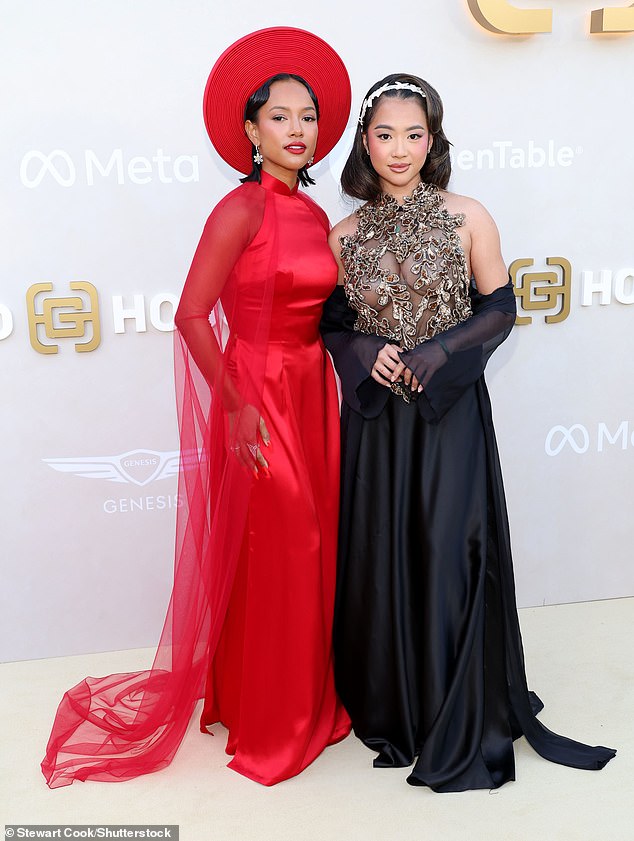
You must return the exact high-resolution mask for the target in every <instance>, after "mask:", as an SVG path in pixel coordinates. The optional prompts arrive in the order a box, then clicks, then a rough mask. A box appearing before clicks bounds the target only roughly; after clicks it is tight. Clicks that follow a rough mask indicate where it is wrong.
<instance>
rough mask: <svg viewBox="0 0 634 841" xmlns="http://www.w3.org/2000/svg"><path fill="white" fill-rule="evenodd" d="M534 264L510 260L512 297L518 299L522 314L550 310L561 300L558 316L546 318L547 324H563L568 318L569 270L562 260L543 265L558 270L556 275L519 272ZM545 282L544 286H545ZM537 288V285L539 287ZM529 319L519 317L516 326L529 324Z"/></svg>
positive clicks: (530, 261)
mask: <svg viewBox="0 0 634 841" xmlns="http://www.w3.org/2000/svg"><path fill="white" fill-rule="evenodd" d="M534 262H535V261H534V260H530V259H529V260H513V262H512V263H511V265H510V266H509V274H510V275H511V280H512V281H513V286H514V287H515V294H516V295H517V297H518V298H519V299H520V304H521V308H522V310H523V311H524V312H529V311H531V310H552V309H554V308H555V307H556V306H557V299H558V298H561V307H560V309H559V312H557V313H555V314H551V315H547V316H546V319H545V320H546V323H547V324H557V323H558V322H559V321H565V320H566V318H568V315H569V314H570V292H571V288H572V267H571V265H570V262H569V261H568V260H566V258H565V257H547V258H546V264H547V265H549V266H559V268H560V271H559V272H522V271H521V270H522V269H525V268H527V267H528V266H532V265H533V263H534ZM544 281H545V283H544ZM538 284H539V285H538ZM532 321H533V319H532V318H531V316H529V315H518V316H517V318H516V319H515V323H516V324H531V322H532Z"/></svg>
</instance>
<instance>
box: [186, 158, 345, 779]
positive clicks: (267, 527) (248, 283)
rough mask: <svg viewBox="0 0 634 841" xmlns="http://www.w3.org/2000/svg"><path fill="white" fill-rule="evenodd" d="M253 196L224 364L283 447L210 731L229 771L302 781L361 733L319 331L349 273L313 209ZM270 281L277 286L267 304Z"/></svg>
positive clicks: (332, 423)
mask: <svg viewBox="0 0 634 841" xmlns="http://www.w3.org/2000/svg"><path fill="white" fill-rule="evenodd" d="M247 191H249V194H251V193H253V192H255V191H257V192H258V193H262V192H263V191H264V193H265V202H264V207H263V218H262V223H261V226H260V228H259V230H258V231H257V232H256V233H255V235H254V236H253V238H252V239H251V241H250V243H249V245H248V246H247V248H246V249H245V251H244V252H243V253H242V254H241V256H240V258H239V259H238V261H237V263H236V265H235V266H234V268H233V271H232V273H231V275H230V278H229V280H228V282H227V285H226V286H225V288H224V290H223V293H222V295H221V298H222V303H223V306H224V309H225V312H227V313H230V314H231V315H230V317H229V321H230V336H229V339H228V342H227V345H226V349H225V362H226V365H227V367H228V369H229V370H230V371H231V372H232V374H233V377H234V381H237V382H238V383H240V382H243V381H244V380H245V378H249V377H251V378H254V377H255V379H260V380H261V381H260V382H259V383H258V384H257V385H256V386H255V387H253V385H252V387H253V389H254V391H255V392H256V395H255V396H254V397H253V398H252V400H253V402H256V400H257V399H258V397H259V402H260V413H261V415H262V416H263V418H264V420H265V423H266V426H267V428H268V431H269V434H270V438H271V443H270V446H269V447H268V448H264V447H262V450H263V452H264V454H265V457H266V459H267V461H268V463H269V471H270V476H269V477H263V476H261V477H260V478H259V479H257V480H253V481H252V482H251V486H250V489H249V501H248V509H247V512H246V523H245V526H244V536H243V540H242V544H241V547H240V552H239V557H238V559H237V567H236V572H235V578H234V582H233V588H232V590H231V595H230V598H229V603H228V606H227V611H226V618H225V621H224V623H223V626H222V630H221V633H220V638H219V642H218V645H217V647H216V650H215V652H213V654H212V657H211V668H210V669H209V673H208V676H207V681H206V688H205V704H204V709H203V713H202V717H201V729H203V730H205V729H206V728H208V727H209V726H210V725H212V724H214V723H215V722H218V721H220V722H222V723H223V724H224V725H225V726H226V727H227V728H228V730H229V738H228V743H227V753H229V754H233V759H232V760H231V762H230V763H229V767H231V768H233V769H234V770H236V771H238V772H240V773H241V774H244V775H245V776H247V777H250V778H251V779H253V780H256V781H258V782H260V783H264V784H265V785H271V784H273V783H276V782H278V781H280V780H283V779H286V778H288V777H292V776H294V775H295V774H297V773H299V772H300V771H301V770H302V769H303V768H305V767H306V766H307V765H308V764H309V763H310V762H312V761H313V760H314V759H315V757H317V756H318V755H319V754H320V753H321V751H322V750H323V749H324V747H325V746H326V745H328V744H332V743H334V742H336V741H338V740H340V739H341V738H343V737H344V736H346V735H347V733H348V732H349V729H350V725H349V720H348V717H347V715H346V713H345V712H344V710H343V708H342V707H341V705H340V703H339V701H338V699H337V696H336V694H335V688H334V681H333V669H332V646H331V633H332V616H333V604H334V590H335V566H336V551H337V523H338V485H339V410H338V399H337V389H336V383H335V378H334V374H333V370H332V366H331V363H330V360H329V358H328V356H327V355H326V353H325V351H324V346H323V343H322V340H321V337H320V334H319V329H318V328H319V320H320V317H321V312H322V306H323V302H324V300H325V299H326V298H327V297H328V295H329V294H330V292H331V291H332V290H333V288H334V286H335V284H336V279H337V270H336V264H335V261H334V259H333V257H332V255H331V253H330V249H329V248H328V244H327V232H328V223H327V220H326V218H325V216H324V214H323V212H322V211H321V210H320V208H318V207H317V206H316V205H315V204H314V203H313V202H312V201H311V200H310V199H308V198H307V197H306V196H304V195H303V194H301V193H298V191H297V188H295V189H293V190H289V188H288V187H287V186H286V185H285V184H284V183H282V182H281V181H278V180H277V179H275V178H273V177H272V176H270V175H268V174H267V173H262V186H261V187H257V186H256V185H254V184H246V185H244V186H243V187H241V188H238V190H237V191H235V193H237V194H238V195H239V194H240V193H246V192H247ZM260 200H261V199H256V202H257V201H260ZM250 217H253V208H251V209H250ZM252 221H253V220H252V218H251V219H250V221H249V224H252ZM227 233H228V234H229V235H230V234H231V232H230V231H227ZM249 236H250V234H249ZM213 240H214V237H213V231H212V238H211V242H212V244H213ZM252 258H253V259H255V260H257V266H258V267H259V270H258V269H254V265H253V263H252V262H251V260H252ZM208 259H209V254H208V253H207V248H206V243H205V235H203V239H202V240H201V245H200V246H199V251H198V252H197V254H196V258H195V260H194V264H193V266H192V270H191V271H190V275H189V278H188V282H187V284H186V286H185V289H184V291H183V296H182V299H181V304H180V307H179V314H180V317H179V319H178V321H179V324H180V327H181V331H182V332H183V334H184V336H185V339H186V341H187V331H186V327H185V321H184V320H183V319H186V318H187V317H188V315H190V313H189V312H188V308H189V305H190V302H193V306H194V309H195V308H196V306H198V313H197V314H198V317H199V318H200V317H203V316H205V314H206V313H209V304H210V303H211V301H210V300H209V299H207V301H206V303H203V305H202V308H201V307H200V302H201V299H202V301H204V300H205V294H204V290H201V289H200V288H198V286H199V284H200V283H201V281H202V282H204V276H205V273H206V272H205V266H206V265H207V261H208ZM212 260H213V255H212ZM198 261H200V262H202V264H203V270H202V272H199V271H198V265H197V263H198ZM258 275H260V276H258ZM263 277H264V278H267V277H269V278H272V279H273V280H272V282H271V289H270V291H269V292H268V293H267V292H266V291H263V289H262V285H261V284H262V278H263ZM264 282H265V284H266V281H264ZM267 296H268V304H263V300H265V299H267ZM263 307H265V308H267V315H266V317H265V318H264V321H268V335H267V337H266V339H265V340H264V339H263V340H262V342H261V347H260V348H258V347H256V342H255V341H254V336H255V335H256V334H258V333H259V334H260V335H262V333H263V331H264V330H266V328H263V327H262V321H263V316H262V310H263ZM268 307H270V310H269V309H268ZM254 354H255V355H259V358H261V357H262V355H264V356H265V361H264V363H263V365H262V368H261V377H260V375H258V374H255V375H254V374H253V367H254V365H253V358H254ZM255 367H257V365H256V366H255ZM258 370H260V369H259V368H258ZM240 469H241V470H244V468H240Z"/></svg>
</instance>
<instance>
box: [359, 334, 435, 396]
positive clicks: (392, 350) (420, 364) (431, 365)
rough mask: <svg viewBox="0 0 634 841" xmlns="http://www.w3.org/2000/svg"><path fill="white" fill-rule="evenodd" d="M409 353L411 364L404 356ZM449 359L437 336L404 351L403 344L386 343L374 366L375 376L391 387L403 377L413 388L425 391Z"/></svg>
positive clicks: (373, 372)
mask: <svg viewBox="0 0 634 841" xmlns="http://www.w3.org/2000/svg"><path fill="white" fill-rule="evenodd" d="M405 354H406V355H407V363H405V362H404V361H403V359H402V358H401V357H402V356H403V355H405ZM446 361H447V353H446V352H445V351H444V350H443V348H442V347H441V345H440V344H439V343H438V342H435V341H434V340H433V339H430V340H429V341H426V342H423V343H421V344H420V345H417V346H416V347H415V348H413V349H412V350H409V351H404V350H403V348H402V347H400V346H399V345H391V344H387V343H386V344H385V345H383V347H382V348H381V350H380V351H379V352H378V354H377V356H376V360H375V362H374V365H373V366H372V371H371V375H372V379H374V380H376V382H377V383H380V384H381V385H384V386H386V387H387V388H389V387H390V386H391V385H392V383H395V382H397V381H398V380H402V381H403V382H404V383H405V385H406V386H409V387H410V388H411V390H412V391H419V392H420V391H422V390H423V389H424V388H425V386H426V385H427V383H428V382H429V381H430V379H431V378H432V376H433V375H434V374H435V373H436V371H437V370H438V369H439V368H441V367H442V366H443V365H444V364H445V362H446Z"/></svg>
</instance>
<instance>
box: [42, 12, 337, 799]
mask: <svg viewBox="0 0 634 841" xmlns="http://www.w3.org/2000/svg"><path fill="white" fill-rule="evenodd" d="M320 107H321V112H320ZM349 108H350V84H349V80H348V76H347V73H346V71H345V68H344V66H343V64H342V62H341V59H340V58H339V57H338V55H337V54H336V53H335V52H334V51H333V50H332V49H331V48H330V47H329V46H328V45H327V44H325V43H324V42H323V41H322V40H321V39H319V38H317V37H316V36H314V35H312V34H310V33H307V32H304V31H302V30H297V29H289V28H274V29H268V30H262V31H260V32H256V33H253V34H252V35H250V36H247V37H246V38H243V39H241V40H240V41H238V42H236V44H234V45H232V46H231V47H230V48H229V49H228V50H227V51H226V52H225V53H224V54H223V55H222V56H221V57H220V59H219V60H218V62H216V65H215V66H214V69H213V70H212V73H211V76H210V78H209V81H208V84H207V89H206V92H205V122H206V125H207V129H208V131H209V134H210V137H211V140H212V142H213V144H214V146H215V147H216V149H217V151H218V152H219V153H220V155H221V156H222V157H223V158H224V159H225V160H226V161H227V162H228V163H229V164H231V165H232V166H233V167H235V168H236V169H237V170H239V171H241V172H243V173H248V175H247V177H246V178H244V179H243V184H242V186H240V187H238V188H237V189H235V190H233V191H232V192H231V193H229V195H228V196H226V197H225V198H224V199H223V200H222V201H221V202H220V203H219V204H218V206H217V207H216V208H215V209H214V211H213V212H212V214H211V216H210V217H209V219H208V221H207V224H206V225H205V228H204V231H203V235H202V238H201V240H200V243H199V245H198V248H197V250H196V253H195V256H194V260H193V263H192V266H191V269H190V272H189V274H188V277H187V281H186V283H185V287H184V290H183V294H182V297H181V302H180V305H179V308H178V312H177V315H176V324H177V327H178V337H177V342H176V344H177V354H176V380H177V396H178V412H179V424H180V432H181V461H182V469H181V474H180V481H179V494H180V497H181V499H182V501H183V507H182V508H181V509H180V510H179V515H178V521H177V534H176V569H175V577H174V588H173V592H172V598H171V600H170V606H169V610H168V615H167V618H166V622H165V626H164V629H163V634H162V637H161V641H160V644H159V649H158V651H157V654H156V657H155V661H154V664H153V666H152V669H151V670H149V671H145V672H136V673H131V674H121V675H110V676H109V677H106V678H99V679H95V678H87V679H86V680H85V681H83V682H82V683H80V684H79V685H78V686H76V687H74V689H72V690H70V691H69V692H68V693H67V694H66V695H65V696H64V698H63V700H62V703H61V704H60V707H59V710H58V713H57V717H56V720H55V724H54V727H53V732H52V735H51V738H50V740H49V745H48V750H47V755H46V758H45V759H44V762H43V763H42V768H43V771H44V774H45V776H46V779H47V782H48V784H49V786H51V787H56V786H60V785H68V784H70V783H72V782H73V780H75V779H81V780H85V779H89V778H90V779H98V780H108V781H114V780H122V779H128V778H130V777H134V776H138V775H139V774H144V773H148V772H150V771H154V770H158V769H159V768H162V767H164V766H165V765H167V764H168V763H169V762H170V760H171V759H172V757H173V755H174V753H175V752H176V749H177V748H178V745H179V744H180V741H181V739H182V736H183V734H184V732H185V729H186V727H187V724H188V722H189V720H190V718H191V715H192V712H193V708H194V705H195V704H196V701H197V700H198V699H199V698H200V697H203V696H204V700H205V702H204V707H203V712H202V717H201V722H200V723H201V729H202V730H203V731H205V732H206V731H207V728H208V727H209V726H210V725H212V724H214V723H215V722H222V723H223V724H224V725H225V726H226V727H227V729H228V730H229V738H228V744H227V753H230V754H233V759H232V760H231V762H230V763H229V766H230V767H231V768H233V769H234V770H236V771H238V772H240V773H241V774H244V775H245V776H247V777H250V778H251V779H254V780H256V781H258V782H260V783H263V784H265V785H272V784H274V783H277V782H279V781H280V780H284V779H287V778H289V777H292V776H294V775H295V774H298V773H299V772H300V771H302V769H303V768H305V767H306V766H307V765H308V764H309V763H310V762H312V761H313V760H314V759H315V758H316V757H317V756H318V755H319V753H321V751H322V750H323V749H324V747H326V745H329V744H332V743H334V742H336V741H338V740H340V739H342V738H343V737H344V736H346V735H347V733H348V731H349V727H350V725H349V719H348V717H347V715H346V713H345V711H344V710H343V708H342V707H341V705H340V703H339V701H338V699H337V696H336V694H335V688H334V679H333V669H332V646H331V628H332V614H333V601H334V588H335V563H336V545H337V518H338V480H339V443H338V442H339V417H338V401H337V390H336V385H335V379H334V374H333V370H332V367H331V364H330V361H329V359H328V357H327V355H326V354H325V351H324V346H323V343H322V340H321V338H320V335H319V320H320V316H321V310H322V305H323V302H324V300H325V299H326V298H327V297H328V295H329V294H330V292H331V291H332V290H333V289H334V287H335V284H336V282H337V268H336V264H335V261H334V258H333V257H332V255H331V252H330V250H329V248H328V243H327V236H328V228H329V226H328V220H327V218H326V216H325V214H324V213H323V211H322V210H321V209H320V208H319V207H318V206H317V205H316V204H315V203H314V202H313V201H311V200H310V199H309V198H307V197H306V196H305V195H304V194H303V193H302V192H300V191H299V190H298V182H301V183H302V185H304V186H306V185H308V184H310V183H314V182H313V181H312V179H311V178H310V176H309V175H308V171H307V167H308V166H309V165H310V163H312V162H313V160H317V159H319V158H322V157H324V155H326V154H327V153H328V152H329V151H330V150H331V149H332V147H333V146H334V145H335V143H336V142H337V140H338V139H339V137H340V136H341V133H342V132H343V129H344V127H345V125H346V122H347V118H348V114H349ZM245 132H246V134H245ZM247 135H248V139H247Z"/></svg>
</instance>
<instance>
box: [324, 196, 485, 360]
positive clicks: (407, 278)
mask: <svg viewBox="0 0 634 841" xmlns="http://www.w3.org/2000/svg"><path fill="white" fill-rule="evenodd" d="M357 219H358V225H357V230H356V231H355V232H354V234H351V235H349V236H343V237H341V260H342V263H343V266H344V269H345V276H344V288H345V292H346V296H347V298H348V301H349V302H350V304H351V306H352V307H354V309H355V310H357V312H358V316H357V320H356V322H355V330H359V331H361V332H363V333H373V334H375V335H378V336H385V338H386V339H388V340H389V341H391V342H395V343H396V344H399V345H400V346H401V347H402V348H404V349H405V350H409V349H411V348H413V347H415V346H416V345H417V344H420V342H424V341H425V340H426V339H430V338H432V337H433V336H435V335H436V334H437V333H441V332H443V331H445V330H447V329H448V328H449V327H454V326H455V325H456V324H460V323H461V322H462V321H465V320H466V319H467V318H469V316H470V315H471V302H470V299H469V271H468V269H467V261H466V258H465V254H464V251H463V248H462V242H461V240H460V236H459V234H458V232H457V230H456V229H457V228H459V227H460V226H461V225H463V224H464V215H463V214H457V215H453V216H452V215H451V214H450V213H449V212H448V211H447V209H446V207H445V204H444V201H443V198H442V195H441V194H440V191H439V190H438V188H437V187H435V186H433V185H431V184H424V183H422V182H421V183H420V184H419V185H418V186H417V187H416V189H415V190H414V192H413V193H412V194H411V196H407V197H406V198H405V200H404V202H403V204H402V205H399V203H398V202H397V201H396V199H395V198H394V197H393V196H390V195H387V194H384V195H382V196H381V197H380V198H378V199H377V200H376V201H373V202H369V203H368V204H366V205H364V206H363V207H361V208H359V210H357Z"/></svg>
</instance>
